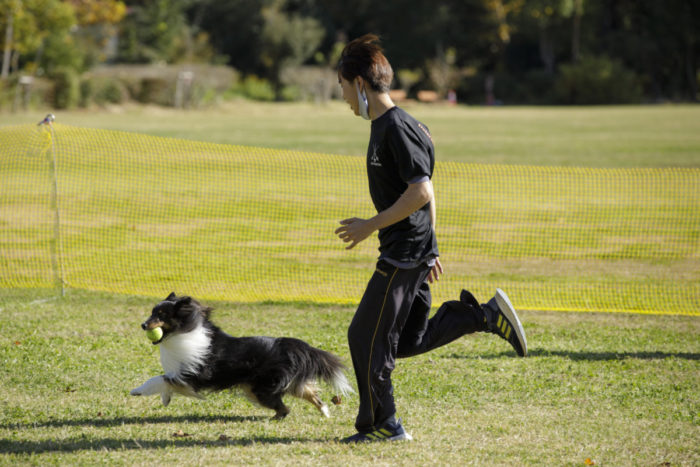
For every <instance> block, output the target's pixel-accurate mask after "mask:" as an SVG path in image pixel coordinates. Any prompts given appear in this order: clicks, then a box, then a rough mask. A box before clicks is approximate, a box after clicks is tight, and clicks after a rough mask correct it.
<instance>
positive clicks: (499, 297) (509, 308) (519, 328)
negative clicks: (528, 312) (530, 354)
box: [496, 289, 527, 357]
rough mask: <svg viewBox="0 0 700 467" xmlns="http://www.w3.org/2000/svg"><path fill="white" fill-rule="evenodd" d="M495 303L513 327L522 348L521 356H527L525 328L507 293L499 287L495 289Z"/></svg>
mask: <svg viewBox="0 0 700 467" xmlns="http://www.w3.org/2000/svg"><path fill="white" fill-rule="evenodd" d="M496 303H497V304H498V308H500V310H501V313H503V314H504V315H505V317H506V319H507V320H508V321H510V322H511V324H512V325H513V327H514V329H515V335H516V336H518V340H519V341H520V345H521V347H522V348H523V357H527V339H526V338H525V330H524V329H523V325H522V324H520V320H519V319H518V315H517V314H516V313H515V308H513V304H512V303H510V299H509V298H508V295H506V293H505V292H504V291H502V290H501V289H496Z"/></svg>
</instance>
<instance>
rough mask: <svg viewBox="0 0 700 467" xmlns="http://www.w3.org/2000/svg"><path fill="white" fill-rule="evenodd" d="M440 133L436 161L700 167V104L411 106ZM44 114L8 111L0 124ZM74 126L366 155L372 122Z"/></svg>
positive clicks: (282, 118)
mask: <svg viewBox="0 0 700 467" xmlns="http://www.w3.org/2000/svg"><path fill="white" fill-rule="evenodd" d="M403 106H404V107H405V108H406V109H407V110H408V111H409V112H410V113H412V114H413V115H415V117H416V118H418V119H420V120H422V121H423V122H424V123H425V124H426V125H428V127H429V128H430V129H431V131H432V133H433V137H434V140H435V146H436V150H437V157H438V160H444V161H448V160H451V161H463V162H478V163H506V164H526V165H531V164H534V165H562V166H585V167H662V166H683V167H700V106H696V105H695V106H694V105H673V106H661V105H659V106H626V107H625V106H623V107H494V108H489V107H466V106H457V107H447V106H435V105H423V104H415V103H407V104H405V105H403ZM45 114H46V112H31V113H20V114H0V126H2V125H13V124H20V123H36V122H38V121H39V120H41V119H42V118H43V117H44V115H45ZM56 117H57V121H58V122H60V123H64V124H67V125H75V126H85V127H91V128H102V129H113V130H125V131H135V132H140V133H148V134H153V135H158V136H171V137H178V138H186V139H193V140H199V141H211V142H217V143H227V144H239V145H246V146H262V147H271V148H283V149H295V150H304V151H310V152H323V153H331V154H346V155H364V154H365V153H366V151H367V140H368V136H369V124H368V122H365V121H364V120H361V119H360V118H357V117H354V116H353V115H352V113H351V112H350V110H349V108H348V106H347V105H346V104H345V103H340V102H331V103H329V104H328V105H313V104H304V103H294V104H278V103H266V104H264V103H253V102H247V101H237V102H232V103H228V104H225V105H223V106H221V107H219V108H216V109H212V110H194V111H180V110H172V109H163V108H155V107H130V106H127V107H119V108H113V109H112V110H111V111H99V112H95V111H60V112H56Z"/></svg>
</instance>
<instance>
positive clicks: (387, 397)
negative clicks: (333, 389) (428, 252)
mask: <svg viewBox="0 0 700 467" xmlns="http://www.w3.org/2000/svg"><path fill="white" fill-rule="evenodd" d="M428 271H429V268H427V267H421V268H416V269H399V268H396V267H395V266H391V265H390V264H388V263H386V262H383V261H380V262H379V263H378V264H377V270H376V271H375V273H374V275H373V276H372V278H371V279H370V282H369V284H368V285H367V289H366V291H365V294H364V296H363V297H362V300H361V302H360V305H359V307H358V309H357V311H356V312H355V316H354V317H353V320H352V322H351V323H350V328H349V329H348V343H349V345H350V354H351V356H352V363H353V367H354V369H355V377H356V378H357V389H358V393H359V396H360V408H359V411H358V415H357V420H356V422H355V427H356V428H357V430H358V432H361V433H362V432H368V431H373V430H375V429H376V428H377V427H378V425H380V424H382V423H383V422H385V421H387V420H389V419H391V417H393V416H394V414H395V412H396V407H395V406H394V397H393V387H392V384H391V372H392V371H393V369H394V363H395V358H396V349H397V346H398V342H399V335H400V333H401V329H402V328H403V326H404V323H405V322H406V318H407V317H408V313H409V310H410V306H411V303H412V302H413V299H414V297H415V295H416V293H417V290H418V287H419V286H420V284H421V283H422V282H424V281H425V279H426V277H427V274H428Z"/></svg>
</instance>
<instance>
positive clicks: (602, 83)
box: [555, 57, 642, 105]
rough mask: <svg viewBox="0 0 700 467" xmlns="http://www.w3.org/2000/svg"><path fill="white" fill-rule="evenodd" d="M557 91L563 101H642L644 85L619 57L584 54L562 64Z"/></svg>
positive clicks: (561, 101) (556, 86)
mask: <svg viewBox="0 0 700 467" xmlns="http://www.w3.org/2000/svg"><path fill="white" fill-rule="evenodd" d="M555 95H556V98H557V101H558V102H559V103H561V104H576V105H591V104H638V103H640V102H641V100H642V89H641V86H640V82H639V78H638V77H637V75H636V74H635V73H634V72H633V71H631V70H628V69H627V68H625V67H624V66H623V65H622V64H621V63H620V62H619V61H617V60H611V59H609V58H607V57H584V58H582V59H581V60H580V61H579V62H578V63H575V64H570V65H562V66H561V67H560V69H559V76H558V78H557V81H556V84H555Z"/></svg>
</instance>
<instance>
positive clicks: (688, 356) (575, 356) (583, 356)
mask: <svg viewBox="0 0 700 467" xmlns="http://www.w3.org/2000/svg"><path fill="white" fill-rule="evenodd" d="M508 357H515V352H512V351H510V352H499V353H493V354H474V355H458V354H452V355H448V356H447V358H464V359H474V360H478V359H484V360H486V359H496V358H508ZM538 357H564V358H568V359H570V360H575V361H607V360H624V359H627V358H636V359H639V360H665V359H667V358H678V359H681V360H700V354H698V353H693V352H658V351H648V352H590V351H585V350H582V351H579V352H576V351H571V350H548V349H530V351H529V353H528V358H538Z"/></svg>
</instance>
